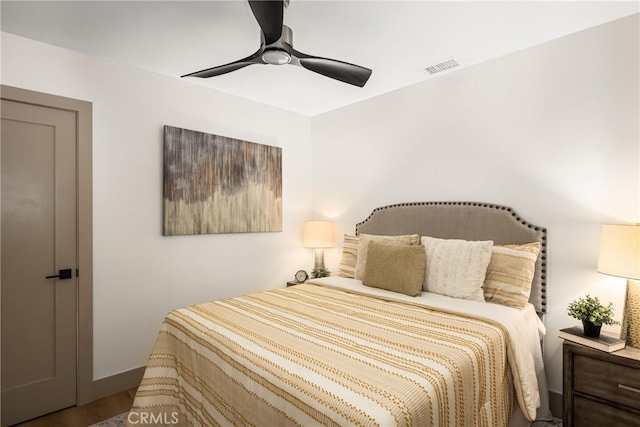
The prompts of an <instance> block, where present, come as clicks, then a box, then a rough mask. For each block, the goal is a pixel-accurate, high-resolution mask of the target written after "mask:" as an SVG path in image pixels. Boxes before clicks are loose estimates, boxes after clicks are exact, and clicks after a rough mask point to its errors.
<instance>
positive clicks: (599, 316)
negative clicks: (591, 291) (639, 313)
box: [567, 295, 620, 338]
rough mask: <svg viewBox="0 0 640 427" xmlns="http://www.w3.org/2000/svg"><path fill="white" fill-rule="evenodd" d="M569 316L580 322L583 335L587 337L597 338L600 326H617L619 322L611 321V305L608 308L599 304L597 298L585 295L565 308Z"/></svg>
mask: <svg viewBox="0 0 640 427" xmlns="http://www.w3.org/2000/svg"><path fill="white" fill-rule="evenodd" d="M567 311H568V313H569V316H571V317H574V318H576V319H578V320H582V327H583V328H584V334H585V335H586V336H588V337H596V338H597V337H599V336H600V328H601V327H602V325H619V324H620V322H618V321H616V320H614V319H613V304H612V303H611V302H610V303H609V305H608V306H606V307H605V306H604V305H602V304H601V303H600V300H599V299H598V297H591V296H589V295H587V296H586V297H584V298H579V299H577V300H575V301H573V302H572V303H570V304H569V307H567Z"/></svg>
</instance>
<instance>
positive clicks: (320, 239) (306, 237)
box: [303, 221, 334, 248]
mask: <svg viewBox="0 0 640 427" xmlns="http://www.w3.org/2000/svg"><path fill="white" fill-rule="evenodd" d="M303 244H304V247H305V248H331V247H333V244H334V236H333V222H331V221H305V223H304V231H303Z"/></svg>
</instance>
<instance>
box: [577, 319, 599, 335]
mask: <svg viewBox="0 0 640 427" xmlns="http://www.w3.org/2000/svg"><path fill="white" fill-rule="evenodd" d="M582 328H583V329H584V334H585V335H586V336H588V337H593V338H598V337H599V336H600V328H602V325H594V324H593V323H591V322H589V321H588V320H583V321H582Z"/></svg>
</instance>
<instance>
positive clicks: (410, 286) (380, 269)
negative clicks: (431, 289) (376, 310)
mask: <svg viewBox="0 0 640 427" xmlns="http://www.w3.org/2000/svg"><path fill="white" fill-rule="evenodd" d="M425 263H426V257H425V253H424V246H422V245H413V246H404V245H394V244H387V243H383V242H377V241H375V240H374V241H371V242H370V243H369V247H368V250H367V264H366V266H365V269H364V275H363V277H362V284H363V285H366V286H371V287H374V288H381V289H386V290H388V291H393V292H400V293H403V294H406V295H409V296H412V297H415V296H418V295H420V294H421V293H422V282H423V281H424V272H425Z"/></svg>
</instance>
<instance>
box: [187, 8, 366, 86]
mask: <svg viewBox="0 0 640 427" xmlns="http://www.w3.org/2000/svg"><path fill="white" fill-rule="evenodd" d="M288 5H289V0H284V1H283V0H279V1H264V0H249V6H250V7H251V11H252V12H253V15H254V16H255V18H256V21H258V25H260V28H261V30H262V31H261V33H260V48H259V49H258V50H257V51H256V52H255V53H254V54H253V55H250V56H247V57H246V58H243V59H240V60H238V61H235V62H231V63H229V64H225V65H220V66H217V67H213V68H207V69H206V70H201V71H196V72H195V73H191V74H185V75H184V76H182V77H202V78H209V77H215V76H219V75H222V74H226V73H230V72H231V71H236V70H239V69H241V68H244V67H246V66H248V65H253V64H263V65H264V64H272V65H285V64H292V65H297V66H299V67H302V68H306V69H307V70H310V71H313V72H315V73H318V74H322V75H323V76H326V77H329V78H332V79H336V80H340V81H341V82H344V83H349V84H351V85H354V86H359V87H363V86H364V85H365V83H367V80H368V79H369V76H371V70H370V69H368V68H365V67H361V66H359V65H354V64H349V63H347V62H343V61H338V60H335V59H328V58H320V57H317V56H311V55H307V54H305V53H302V52H298V51H297V50H295V49H294V48H293V31H291V28H289V27H287V26H286V25H284V24H283V15H284V8H285V7H286V6H288Z"/></svg>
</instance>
